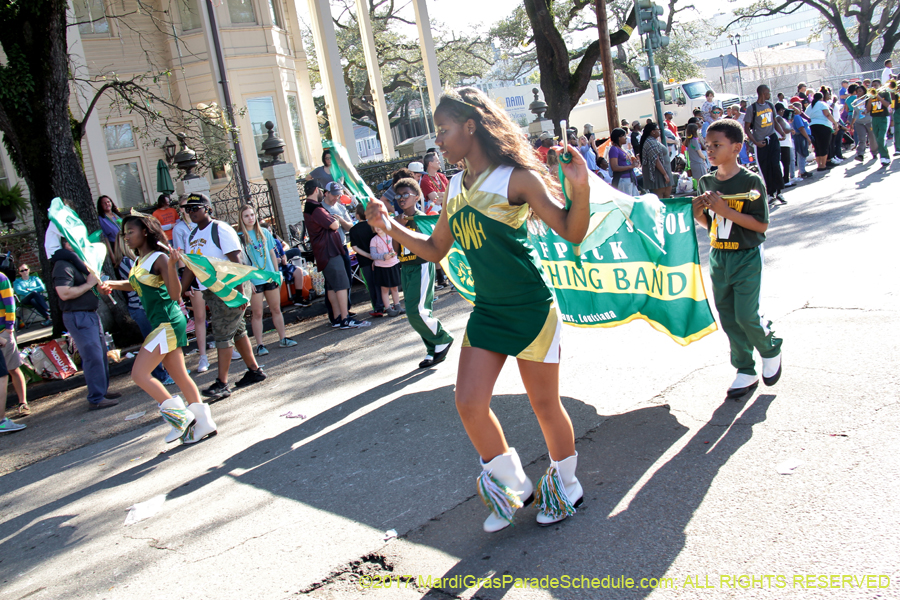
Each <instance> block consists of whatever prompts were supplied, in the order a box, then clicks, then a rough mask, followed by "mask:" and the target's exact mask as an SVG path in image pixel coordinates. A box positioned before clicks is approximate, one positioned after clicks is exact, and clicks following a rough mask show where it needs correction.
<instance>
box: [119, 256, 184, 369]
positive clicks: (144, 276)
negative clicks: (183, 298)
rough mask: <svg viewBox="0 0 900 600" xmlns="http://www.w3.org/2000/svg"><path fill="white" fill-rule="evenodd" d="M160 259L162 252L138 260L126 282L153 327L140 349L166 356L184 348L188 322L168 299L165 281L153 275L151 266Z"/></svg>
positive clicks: (170, 299)
mask: <svg viewBox="0 0 900 600" xmlns="http://www.w3.org/2000/svg"><path fill="white" fill-rule="evenodd" d="M160 256H162V252H153V253H151V254H148V255H146V256H141V257H139V258H138V259H137V260H136V261H135V263H134V266H132V267H131V272H130V273H129V274H128V281H129V283H131V287H133V288H134V291H135V292H136V293H137V295H138V296H139V297H140V299H141V304H143V305H144V312H146V313H147V320H148V321H150V326H151V327H153V331H151V332H150V334H149V335H148V336H147V337H146V338H145V339H144V343H143V345H142V346H141V347H142V348H144V349H145V350H147V351H149V352H153V351H154V350H155V349H156V348H157V347H158V348H159V350H160V354H168V353H169V352H172V351H173V350H175V348H183V347H184V346H187V344H188V342H187V319H185V317H184V313H182V312H181V309H179V308H178V303H176V302H175V301H174V300H172V297H171V296H169V290H168V288H167V287H166V282H165V281H164V280H163V278H162V277H160V276H159V275H156V274H154V273H153V265H154V263H155V262H156V259H158V258H159V257H160Z"/></svg>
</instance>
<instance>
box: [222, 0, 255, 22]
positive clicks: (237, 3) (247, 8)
mask: <svg viewBox="0 0 900 600" xmlns="http://www.w3.org/2000/svg"><path fill="white" fill-rule="evenodd" d="M228 14H229V15H230V16H231V22H232V23H233V24H235V25H240V24H243V23H256V12H254V10H253V0H228Z"/></svg>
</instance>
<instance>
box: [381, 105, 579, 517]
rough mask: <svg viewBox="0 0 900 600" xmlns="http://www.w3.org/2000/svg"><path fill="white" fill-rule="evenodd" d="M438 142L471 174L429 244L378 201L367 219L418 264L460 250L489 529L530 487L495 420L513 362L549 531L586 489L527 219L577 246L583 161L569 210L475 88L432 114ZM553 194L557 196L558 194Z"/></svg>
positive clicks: (472, 426) (452, 196)
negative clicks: (544, 461)
mask: <svg viewBox="0 0 900 600" xmlns="http://www.w3.org/2000/svg"><path fill="white" fill-rule="evenodd" d="M434 122H435V126H436V128H437V134H438V135H437V140H436V144H437V146H438V147H439V148H441V151H442V152H443V154H444V157H445V159H446V161H447V162H448V163H456V162H459V161H461V160H465V164H466V169H465V171H463V172H462V173H458V174H457V175H455V176H454V177H453V179H452V180H451V181H450V186H449V189H448V192H447V200H446V202H445V203H444V209H443V211H442V212H441V216H440V219H439V221H438V223H437V225H436V226H435V228H434V232H433V233H432V235H431V236H430V237H428V236H426V235H423V234H421V233H417V232H412V231H410V230H408V229H406V228H405V227H403V226H402V225H400V224H399V223H397V222H396V221H393V220H392V219H391V218H390V216H389V214H388V211H387V209H386V208H385V206H384V205H383V204H382V203H381V202H378V201H373V202H371V203H370V204H369V206H368V208H367V216H368V219H369V222H370V224H372V226H374V227H385V228H390V230H391V235H392V236H393V237H394V239H395V240H396V241H397V242H398V243H400V244H402V245H403V246H404V247H406V248H409V249H410V251H411V252H413V253H414V254H416V255H417V256H418V257H420V258H422V259H425V260H427V261H430V262H439V261H440V260H441V259H442V258H444V256H446V255H447V253H448V252H449V251H450V247H451V246H452V244H453V242H454V241H456V242H458V243H459V245H460V246H461V247H462V248H463V250H464V251H465V255H466V259H467V260H468V262H469V265H470V266H471V269H472V278H473V279H474V282H475V308H474V310H473V311H472V314H471V316H470V317H469V323H468V326H467V327H466V334H465V337H464V338H463V343H462V346H463V348H462V351H461V353H460V359H459V373H458V375H457V380H456V407H457V410H458V411H459V415H460V417H461V418H462V422H463V426H464V427H465V428H466V432H467V433H468V434H469V439H471V440H472V443H473V445H474V446H475V449H476V450H477V451H478V453H479V455H480V456H481V466H482V473H481V475H480V476H479V477H478V480H477V484H476V485H477V489H478V493H479V495H480V496H481V498H482V500H484V502H485V504H487V506H488V507H489V508H490V509H491V514H490V515H489V516H488V518H487V520H486V521H485V522H484V529H485V531H489V532H492V531H499V530H500V529H503V528H504V527H506V526H508V525H509V524H510V523H511V522H512V519H513V516H514V514H515V511H516V510H517V509H519V508H521V507H522V506H524V505H527V504H528V503H529V502H531V500H532V497H533V494H534V493H535V490H534V486H533V485H532V483H531V481H530V480H529V479H528V477H527V476H526V475H525V472H524V470H523V469H522V463H521V461H520V460H519V457H518V455H517V453H516V451H515V449H514V448H510V447H509V446H507V444H506V438H505V437H504V435H503V429H502V428H501V427H500V423H499V422H498V421H497V417H496V416H495V415H494V413H493V411H491V406H490V404H491V395H492V394H493V388H494V383H495V382H496V380H497V377H498V376H499V374H500V370H501V369H502V368H503V364H504V362H505V361H506V358H507V357H508V356H514V357H515V358H516V360H517V362H518V366H519V372H520V374H521V376H522V383H524V385H525V390H526V391H527V393H528V398H529V400H530V402H531V406H532V408H533V409H534V412H535V415H536V416H537V418H538V421H539V422H540V425H541V430H542V431H543V433H544V438H545V440H546V442H547V447H548V449H549V451H550V468H548V469H547V472H546V474H545V475H544V476H543V477H542V478H541V481H540V483H539V484H538V489H537V491H536V498H537V503H538V507H539V512H538V516H537V520H538V523H539V524H541V525H549V524H550V523H555V522H557V521H561V520H562V519H564V518H566V517H567V516H568V515H570V514H573V513H574V512H575V506H577V505H578V504H580V502H581V499H582V496H583V491H582V487H581V484H580V483H579V482H578V479H577V478H576V477H575V467H576V463H577V457H578V455H577V453H576V452H575V436H574V432H573V429H572V422H571V421H570V420H569V415H568V414H567V413H566V411H565V409H564V408H563V406H562V403H561V402H560V399H559V355H560V346H559V338H560V325H561V319H560V317H559V313H558V311H557V308H556V303H555V300H554V296H553V293H552V292H551V290H550V287H549V284H548V282H547V279H546V277H545V275H544V271H543V269H542V268H541V263H540V259H539V258H538V256H537V253H536V252H535V250H534V248H533V247H532V246H531V244H530V243H529V241H528V236H527V221H528V217H529V215H530V213H531V212H532V211H533V212H534V214H535V215H536V216H537V217H538V218H540V220H542V221H543V222H544V223H545V224H546V225H547V226H549V227H551V228H553V230H554V231H556V232H557V233H559V234H560V235H561V236H562V237H563V238H565V239H567V240H569V241H571V242H573V243H577V242H581V241H582V240H583V238H584V235H585V233H586V231H587V227H588V220H589V205H588V193H589V192H588V171H587V165H586V164H585V161H584V159H583V158H582V157H581V155H580V154H579V153H578V152H572V153H571V157H572V158H571V162H569V163H566V164H563V171H564V173H565V176H566V179H567V180H568V181H569V182H570V183H571V184H572V187H573V193H572V194H571V197H572V203H571V207H570V208H569V209H568V210H566V209H564V208H563V207H562V206H560V204H559V203H558V202H557V201H556V200H555V199H554V196H555V195H557V196H558V195H559V194H558V189H559V188H558V186H556V184H555V183H554V182H553V181H552V180H551V179H550V178H549V177H548V176H547V172H546V170H545V168H544V167H543V166H542V165H541V164H540V162H539V161H538V159H537V157H536V156H535V154H534V152H533V151H532V149H531V147H530V146H529V145H528V143H527V142H526V141H525V139H523V138H522V136H521V134H520V130H519V126H518V125H516V124H515V123H514V122H513V121H512V120H511V119H510V118H509V116H508V115H507V114H506V112H504V111H503V110H502V109H500V108H499V107H498V106H497V105H496V104H495V103H494V102H493V101H491V100H490V99H488V98H487V96H485V95H484V94H483V93H481V92H480V91H478V90H476V89H474V88H462V89H460V90H458V91H456V92H450V93H448V94H445V95H444V96H443V97H442V98H441V101H440V103H439V104H438V106H437V110H435V113H434ZM550 190H554V191H555V192H557V193H553V192H551V191H550Z"/></svg>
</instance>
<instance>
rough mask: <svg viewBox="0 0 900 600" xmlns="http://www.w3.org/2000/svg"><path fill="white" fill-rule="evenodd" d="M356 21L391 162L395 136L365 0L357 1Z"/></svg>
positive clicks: (385, 150)
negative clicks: (392, 133) (392, 132)
mask: <svg viewBox="0 0 900 600" xmlns="http://www.w3.org/2000/svg"><path fill="white" fill-rule="evenodd" d="M356 20H357V21H359V34H360V37H361V38H362V47H363V54H364V55H365V57H366V71H367V72H368V74H369V85H370V87H371V88H372V105H373V106H374V107H375V119H376V121H377V123H378V137H379V138H380V139H381V153H382V155H383V156H384V158H385V159H387V160H390V159H392V158H394V136H392V135H391V121H390V119H389V118H388V112H387V102H385V98H384V84H383V83H382V81H381V67H379V66H378V55H377V54H376V52H375V35H374V34H373V32H372V21H371V19H370V18H369V10H368V3H367V2H365V0H356Z"/></svg>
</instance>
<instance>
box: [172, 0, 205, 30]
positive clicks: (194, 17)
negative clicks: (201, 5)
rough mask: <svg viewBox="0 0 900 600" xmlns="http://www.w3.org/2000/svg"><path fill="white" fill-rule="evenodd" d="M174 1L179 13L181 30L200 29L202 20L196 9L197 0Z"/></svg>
mask: <svg viewBox="0 0 900 600" xmlns="http://www.w3.org/2000/svg"><path fill="white" fill-rule="evenodd" d="M175 2H177V4H178V14H179V15H181V30H182V31H191V30H194V29H200V27H201V26H202V25H203V20H202V19H201V18H200V13H199V12H198V9H197V0H175Z"/></svg>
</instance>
